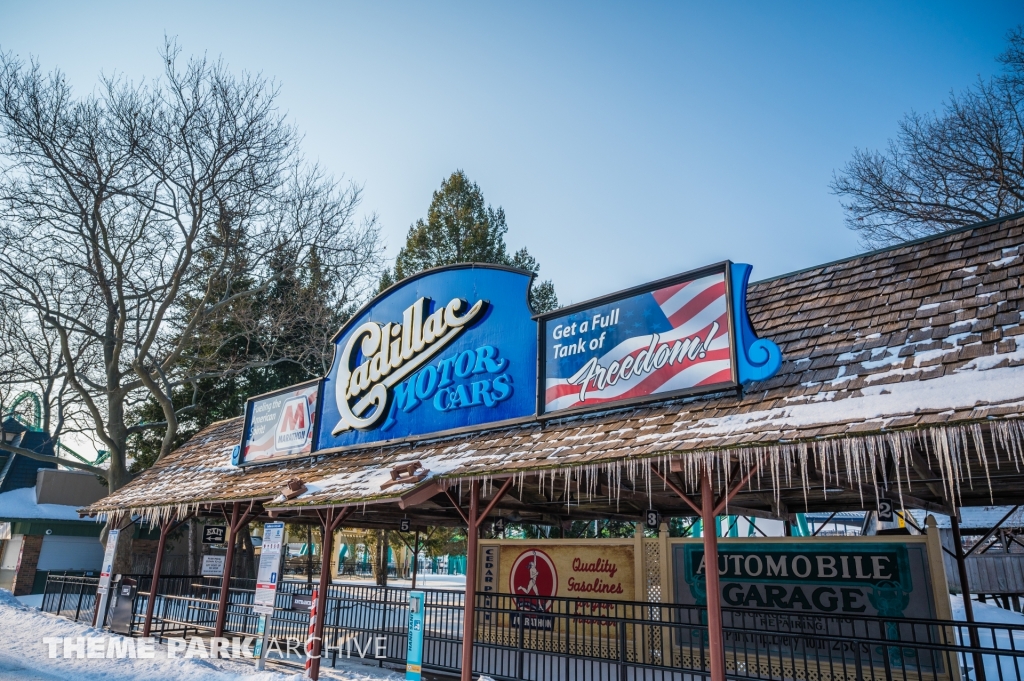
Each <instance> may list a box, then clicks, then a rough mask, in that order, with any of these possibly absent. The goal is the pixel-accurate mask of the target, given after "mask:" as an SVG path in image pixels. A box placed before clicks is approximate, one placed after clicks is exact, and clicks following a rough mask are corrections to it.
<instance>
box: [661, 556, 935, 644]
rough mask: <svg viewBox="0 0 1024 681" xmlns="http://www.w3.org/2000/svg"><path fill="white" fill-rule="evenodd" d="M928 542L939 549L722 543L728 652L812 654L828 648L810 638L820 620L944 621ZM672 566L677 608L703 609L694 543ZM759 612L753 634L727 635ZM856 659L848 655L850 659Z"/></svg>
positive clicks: (702, 571) (700, 561)
mask: <svg viewBox="0 0 1024 681" xmlns="http://www.w3.org/2000/svg"><path fill="white" fill-rule="evenodd" d="M929 541H933V542H936V543H937V538H930V539H929V538H926V537H925V536H913V537H911V536H899V537H867V538H864V539H860V538H844V539H842V540H840V541H836V540H829V539H796V540H794V539H790V538H780V539H777V540H772V539H754V540H742V539H741V540H724V539H723V540H720V543H719V556H718V574H719V579H720V585H721V602H722V607H723V609H724V623H725V626H726V628H727V631H726V632H725V637H726V648H727V649H729V648H730V647H732V648H735V649H737V650H739V649H743V650H760V651H762V652H766V653H771V652H772V651H780V650H790V649H791V648H792V649H797V648H800V649H806V652H807V653H808V654H811V655H813V654H814V653H815V651H816V649H818V648H819V647H820V646H822V645H826V644H828V641H825V640H824V639H823V638H822V637H819V636H815V633H816V632H817V631H818V630H819V628H820V627H821V626H824V624H823V623H824V622H826V621H829V622H833V624H835V623H837V622H841V621H848V620H849V619H850V618H859V617H870V618H873V619H874V618H885V617H893V618H904V617H909V618H927V619H937V618H948V617H949V609H948V605H947V606H946V607H939V606H937V599H936V587H935V585H936V584H939V585H940V586H941V588H942V590H943V591H944V590H945V586H946V579H945V571H944V568H943V566H942V559H941V555H938V556H937V557H936V556H932V555H931V554H938V551H940V550H941V549H936V548H935V547H932V550H931V551H930V550H929V548H930V547H929V545H928V544H929ZM672 565H673V572H674V577H675V600H676V602H677V603H680V604H684V605H696V606H702V605H706V604H707V591H706V586H705V583H706V582H705V576H706V574H707V569H708V567H709V566H708V565H707V564H706V562H705V560H704V547H703V544H702V543H701V542H700V540H688V541H685V542H680V543H675V544H674V546H673V551H672ZM759 610H763V611H765V620H764V622H763V623H762V624H763V625H764V626H756V627H754V628H755V629H756V631H755V632H750V631H744V632H742V633H740V632H738V631H729V630H728V629H729V627H730V624H729V623H730V621H731V619H730V618H732V617H741V618H743V619H744V622H745V624H746V625H747V626H746V627H745V628H748V629H749V625H750V624H751V622H750V620H751V618H752V617H753V618H755V620H756V618H757V617H758V615H757V611H759ZM730 611H732V612H730ZM768 611H771V613H770V614H769V613H768ZM785 613H792V617H791V618H789V619H790V620H791V621H788V620H787V621H786V622H784V623H783V624H781V625H780V622H782V620H785V619H786V615H785ZM769 620H771V621H769ZM773 623H774V624H773ZM794 623H799V626H795V625H794ZM894 626H896V625H894ZM780 627H781V628H780ZM782 629H784V631H782ZM831 629H834V626H833V627H831V628H830V630H831ZM822 631H824V630H823V629H822ZM801 633H803V634H806V636H802V635H801ZM833 633H834V632H833ZM890 633H891V634H893V636H890V638H892V637H897V638H898V634H899V632H898V631H893V632H890ZM833 638H834V637H833ZM875 652H877V651H874V652H873V651H870V650H865V651H860V654H861V655H874V654H875ZM856 654H857V653H856V652H855V651H853V650H848V651H846V655H847V657H849V658H850V659H854V658H855V656H856ZM915 664H916V662H915Z"/></svg>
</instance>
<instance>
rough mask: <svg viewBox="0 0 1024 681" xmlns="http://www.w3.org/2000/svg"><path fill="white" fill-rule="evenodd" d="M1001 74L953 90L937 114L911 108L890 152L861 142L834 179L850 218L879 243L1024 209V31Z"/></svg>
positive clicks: (1014, 36)
mask: <svg viewBox="0 0 1024 681" xmlns="http://www.w3.org/2000/svg"><path fill="white" fill-rule="evenodd" d="M1008 41H1009V47H1008V48H1007V50H1006V51H1005V52H1004V53H1003V54H1002V55H1001V56H1000V57H999V61H1000V62H1002V64H1003V67H1004V70H1003V73H1002V74H1001V75H1000V76H998V77H995V78H992V79H989V80H982V79H979V80H978V82H977V83H976V84H975V85H974V86H973V87H970V88H969V89H967V90H965V91H964V92H962V93H961V94H959V95H958V94H956V93H951V94H950V97H949V100H948V101H947V102H946V103H945V104H944V105H943V108H942V111H941V113H939V114H919V113H910V114H908V115H907V116H905V117H904V119H903V120H902V121H901V122H900V126H899V134H898V135H897V137H896V139H895V140H890V141H889V145H888V148H887V149H886V150H885V151H881V152H879V151H869V150H864V149H858V150H856V151H855V152H854V155H853V159H852V160H851V161H850V162H849V163H848V164H847V165H846V167H845V168H844V169H843V170H842V172H840V173H838V174H836V176H835V177H834V178H833V181H832V190H833V191H834V192H835V193H836V194H838V195H839V196H841V197H843V199H844V201H843V208H845V209H846V213H847V220H846V221H847V225H848V226H849V227H850V228H851V229H853V230H856V231H858V232H860V234H861V239H862V241H863V242H864V243H865V244H866V245H868V246H871V247H880V246H886V245H891V244H895V243H899V242H902V241H906V240H908V239H915V238H919V237H923V236H928V235H930V234H936V233H938V232H942V231H945V230H948V229H953V228H956V227H962V226H967V225H970V224H974V223H977V222H981V221H984V220H988V219H992V218H997V217H1000V216H1003V215H1008V214H1011V213H1015V212H1018V211H1021V210H1022V209H1024V31H1022V29H1021V28H1017V29H1015V30H1014V31H1012V32H1011V33H1010V34H1009V36H1008Z"/></svg>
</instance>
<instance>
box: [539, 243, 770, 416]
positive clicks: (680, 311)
mask: <svg viewBox="0 0 1024 681" xmlns="http://www.w3.org/2000/svg"><path fill="white" fill-rule="evenodd" d="M749 275H750V266H749V265H739V264H732V263H728V262H726V263H722V264H720V265H715V266H712V267H708V268H705V269H702V270H697V271H695V272H690V273H687V274H681V275H678V276H675V277H670V278H668V279H663V280H661V281H657V282H654V283H651V284H646V285H644V286H640V287H637V288H634V289H630V290H628V291H622V292H619V293H616V294H612V295H610V296H605V297H603V298H599V299H597V300H594V301H590V302H586V303H580V304H579V305H574V306H571V307H569V308H566V309H562V310H558V311H556V312H553V313H551V314H549V315H544V316H543V317H542V321H541V324H542V338H543V341H542V346H543V349H542V353H543V354H542V358H543V359H542V362H543V377H544V383H543V385H542V386H541V388H540V395H539V399H538V404H539V409H540V410H541V411H542V412H545V413H547V412H554V411H561V410H567V409H588V408H589V409H593V408H600V407H602V406H604V405H608V404H609V403H622V402H630V401H646V400H650V399H652V398H656V397H662V398H664V397H671V396H674V395H684V394H693V393H698V392H713V391H716V390H722V389H727V388H735V387H737V386H739V385H742V384H746V383H748V382H750V381H752V380H761V379H763V378H767V377H769V376H771V375H773V374H774V373H775V372H776V371H778V369H779V366H780V365H781V353H780V352H779V348H778V346H776V345H775V344H774V343H772V342H771V341H766V340H762V339H759V338H757V336H756V335H755V334H754V332H753V329H752V328H751V326H750V320H749V318H748V316H747V310H746V289H747V278H748V277H749Z"/></svg>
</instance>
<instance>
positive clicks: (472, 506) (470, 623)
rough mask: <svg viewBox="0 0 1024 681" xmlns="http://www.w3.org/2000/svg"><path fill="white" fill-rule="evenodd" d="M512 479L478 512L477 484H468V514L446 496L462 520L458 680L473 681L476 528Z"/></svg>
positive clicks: (478, 531)
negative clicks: (463, 567)
mask: <svg viewBox="0 0 1024 681" xmlns="http://www.w3.org/2000/svg"><path fill="white" fill-rule="evenodd" d="M512 480H513V478H507V479H506V480H505V484H503V485H502V486H501V488H500V489H499V490H498V491H497V493H495V495H494V498H492V499H491V501H490V503H488V504H487V507H486V508H485V509H484V510H483V511H481V510H480V481H479V480H474V481H473V482H472V483H471V484H470V493H469V513H468V514H465V513H462V509H461V508H459V505H458V504H457V503H455V499H454V498H453V497H451V496H450V495H449V498H450V499H451V500H452V503H455V508H457V509H458V510H459V514H460V515H462V517H463V518H465V519H466V598H465V604H464V606H463V615H462V681H472V680H473V634H474V633H475V632H476V626H475V624H476V583H477V579H476V568H477V562H478V561H477V559H478V555H477V554H478V553H479V551H478V550H477V545H478V542H479V539H480V526H481V525H482V524H483V522H484V520H486V519H487V516H488V515H490V513H491V511H493V510H494V507H495V506H497V505H498V502H499V501H501V499H502V497H504V496H505V493H506V492H508V490H509V488H510V487H512Z"/></svg>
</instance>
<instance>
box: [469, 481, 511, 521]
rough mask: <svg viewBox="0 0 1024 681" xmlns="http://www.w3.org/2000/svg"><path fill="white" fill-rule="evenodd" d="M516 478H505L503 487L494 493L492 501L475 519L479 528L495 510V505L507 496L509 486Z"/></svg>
mask: <svg viewBox="0 0 1024 681" xmlns="http://www.w3.org/2000/svg"><path fill="white" fill-rule="evenodd" d="M514 479H515V478H508V479H507V480H505V484H504V485H502V486H501V489H499V490H498V493H497V494H495V495H494V498H493V499H491V503H489V504H487V508H485V509H484V510H483V513H481V514H480V517H479V518H475V519H474V522H475V523H476V527H477V528H479V527H480V524H481V523H483V521H484V520H485V519H486V518H487V516H488V515H489V514H490V512H491V511H493V510H494V507H495V506H496V505H497V504H498V502H499V501H501V498H502V497H503V496H505V492H507V491H508V488H509V487H511V486H512V481H513V480H514Z"/></svg>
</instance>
